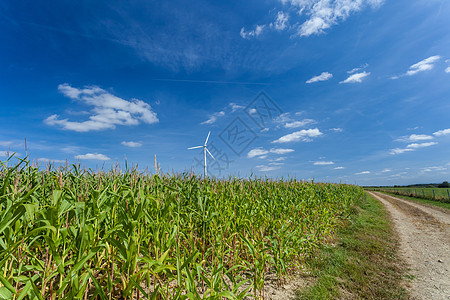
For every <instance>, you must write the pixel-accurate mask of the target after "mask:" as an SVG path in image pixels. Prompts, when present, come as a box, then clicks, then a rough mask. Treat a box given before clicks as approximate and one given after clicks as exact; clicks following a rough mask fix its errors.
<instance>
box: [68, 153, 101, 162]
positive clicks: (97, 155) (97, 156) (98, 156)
mask: <svg viewBox="0 0 450 300" xmlns="http://www.w3.org/2000/svg"><path fill="white" fill-rule="evenodd" d="M75 158H76V159H87V160H110V158H109V157H108V156H106V155H104V154H100V153H86V154H80V155H76V156H75Z"/></svg>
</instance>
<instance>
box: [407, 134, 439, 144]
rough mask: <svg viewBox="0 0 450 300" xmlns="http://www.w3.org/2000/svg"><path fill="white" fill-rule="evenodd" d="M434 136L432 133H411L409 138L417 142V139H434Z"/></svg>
mask: <svg viewBox="0 0 450 300" xmlns="http://www.w3.org/2000/svg"><path fill="white" fill-rule="evenodd" d="M432 139H433V137H432V136H431V135H426V134H411V135H410V136H409V138H408V140H410V141H411V142H417V141H427V140H432Z"/></svg>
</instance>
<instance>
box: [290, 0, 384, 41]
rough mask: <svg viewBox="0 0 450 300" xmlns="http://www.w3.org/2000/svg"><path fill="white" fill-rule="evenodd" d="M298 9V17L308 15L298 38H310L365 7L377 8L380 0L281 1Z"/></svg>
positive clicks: (301, 26) (300, 28)
mask: <svg viewBox="0 0 450 300" xmlns="http://www.w3.org/2000/svg"><path fill="white" fill-rule="evenodd" d="M282 2H283V3H284V4H287V3H289V4H291V5H292V6H294V7H296V8H297V9H298V12H299V14H300V15H302V14H304V15H308V19H307V20H306V21H305V22H303V23H302V24H301V25H299V27H298V29H297V34H298V35H299V36H305V37H307V36H310V35H314V34H321V33H324V32H325V30H326V29H328V28H330V27H332V26H334V25H336V24H338V23H339V22H342V21H345V20H346V19H347V18H348V17H349V16H350V15H351V14H353V13H355V12H358V11H360V10H362V9H363V8H364V7H365V6H370V7H378V6H379V5H381V4H382V3H383V1H382V0H318V1H310V0H282Z"/></svg>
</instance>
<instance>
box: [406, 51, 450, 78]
mask: <svg viewBox="0 0 450 300" xmlns="http://www.w3.org/2000/svg"><path fill="white" fill-rule="evenodd" d="M440 59H441V57H440V56H439V55H434V56H430V57H428V58H426V59H424V60H422V61H419V62H418V63H416V64H414V65H412V66H411V67H409V70H408V71H407V72H406V75H408V76H411V75H415V74H417V73H419V72H423V71H428V70H431V69H433V67H434V63H436V62H437V61H438V60H440Z"/></svg>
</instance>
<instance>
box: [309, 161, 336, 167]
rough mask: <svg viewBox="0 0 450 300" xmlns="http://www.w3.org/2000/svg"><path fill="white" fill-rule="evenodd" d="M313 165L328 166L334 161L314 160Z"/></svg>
mask: <svg viewBox="0 0 450 300" xmlns="http://www.w3.org/2000/svg"><path fill="white" fill-rule="evenodd" d="M314 165H315V166H328V165H334V162H332V161H315V162H314Z"/></svg>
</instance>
